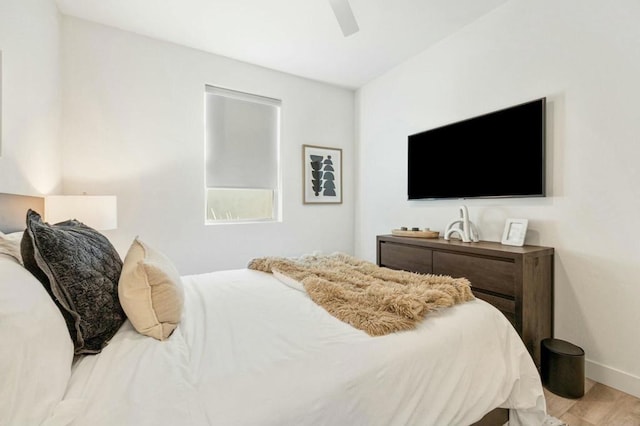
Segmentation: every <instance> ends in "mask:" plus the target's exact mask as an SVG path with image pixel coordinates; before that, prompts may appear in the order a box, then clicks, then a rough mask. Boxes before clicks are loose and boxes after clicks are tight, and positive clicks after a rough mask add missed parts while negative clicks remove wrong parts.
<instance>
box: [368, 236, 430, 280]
mask: <svg viewBox="0 0 640 426" xmlns="http://www.w3.org/2000/svg"><path fill="white" fill-rule="evenodd" d="M431 254H432V250H430V249H428V248H424V247H418V246H409V245H406V244H394V243H382V244H380V266H385V267H387V268H392V269H400V270H403V271H410V272H419V273H421V274H430V273H431V271H432V267H431Z"/></svg>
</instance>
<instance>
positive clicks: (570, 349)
mask: <svg viewBox="0 0 640 426" xmlns="http://www.w3.org/2000/svg"><path fill="white" fill-rule="evenodd" d="M540 346H541V348H540V358H541V368H540V369H541V375H542V384H543V385H544V386H545V387H546V388H547V389H549V390H550V391H551V392H553V393H555V394H556V395H560V396H562V397H565V398H581V397H582V396H583V395H584V350H582V348H581V347H579V346H576V345H574V344H573V343H569V342H566V341H564V340H560V339H552V338H548V339H544V340H542V342H540Z"/></svg>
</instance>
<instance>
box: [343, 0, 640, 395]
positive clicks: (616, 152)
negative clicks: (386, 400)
mask: <svg viewBox="0 0 640 426" xmlns="http://www.w3.org/2000/svg"><path fill="white" fill-rule="evenodd" d="M638 16H640V3H638V2H637V1H635V0H621V1H618V2H616V4H615V7H612V5H611V4H609V3H606V2H599V1H596V0H588V1H586V0H565V1H561V2H558V1H553V0H541V1H536V2H531V1H525V0H512V1H510V2H508V3H507V4H505V5H504V6H502V7H500V8H498V9H497V10H495V11H494V12H492V13H491V14H489V15H486V16H485V17H483V18H481V19H480V20H478V21H476V22H475V23H473V24H471V25H469V26H468V27H466V28H464V29H463V30H461V31H460V32H458V33H456V34H455V35H453V36H451V37H449V38H447V39H445V40H442V41H441V42H440V43H438V44H437V45H436V46H434V47H433V48H431V49H428V50H426V51H424V52H423V53H421V54H420V55H418V56H416V57H414V58H412V59H411V60H409V61H407V62H405V63H403V64H402V65H400V66H398V67H397V68H395V69H394V70H392V71H391V72H389V73H387V74H386V75H384V76H382V77H380V78H378V79H377V80H375V81H373V82H371V83H370V84H368V85H366V86H364V87H363V88H361V90H359V92H358V93H357V97H356V99H357V100H356V102H357V109H358V113H357V114H358V117H357V121H358V134H359V137H358V141H357V145H356V149H357V151H358V166H357V167H358V174H357V179H356V181H357V187H356V191H355V192H356V194H358V199H357V205H356V217H357V218H358V220H357V221H356V237H355V239H356V241H355V245H356V255H358V256H362V257H364V258H368V259H370V260H374V259H375V236H376V235H377V234H385V233H390V231H391V229H393V228H397V227H400V226H402V225H407V226H420V227H424V226H429V227H431V228H432V229H435V230H439V231H441V232H443V231H444V228H445V226H446V224H447V222H449V221H450V220H452V219H455V218H456V217H457V215H458V210H457V208H458V206H459V205H462V204H465V205H467V206H468V208H469V212H470V216H471V220H473V221H474V222H476V223H477V225H479V228H480V232H481V237H482V239H485V240H493V241H499V240H500V237H501V234H502V230H503V227H504V223H505V219H506V218H508V217H514V218H527V219H529V227H530V230H529V232H528V236H527V241H526V242H527V243H528V244H537V245H545V246H552V247H555V249H556V256H555V336H556V337H558V338H561V339H566V340H568V341H570V342H573V343H575V344H577V345H580V346H581V347H583V348H584V349H585V352H586V359H587V375H588V376H589V377H591V378H594V379H595V380H597V381H599V382H603V383H605V384H609V385H612V386H614V387H617V388H619V389H622V390H624V391H627V392H629V393H632V394H634V395H636V396H640V363H639V362H638V360H639V359H640V332H639V331H638V324H640V309H638V303H639V301H640V242H639V241H640V240H639V237H640V220H638V212H639V211H640V166H639V161H640V136H639V135H640V108H639V107H638V100H639V99H640V78H639V76H640V25H638V21H637V18H638ZM542 96H546V97H547V98H548V99H547V100H548V130H547V137H548V182H549V184H548V190H549V196H548V197H546V198H544V199H534V198H532V199H511V200H465V201H422V202H408V201H407V200H406V177H405V176H406V155H407V152H406V144H407V142H406V139H407V135H409V134H411V133H415V132H418V131H421V130H426V129H429V128H432V127H436V126H439V125H442V124H446V123H450V122H454V121H457V120H460V119H464V118H468V117H472V116H474V115H478V114H482V113H485V112H490V111H492V110H496V109H499V108H503V107H506V106H510V105H514V104H518V103H521V102H524V101H528V100H532V99H535V98H538V97H542ZM452 150H454V151H455V147H452ZM429 161H446V160H445V159H442V158H433V159H429ZM456 167H464V164H455V163H453V162H452V163H451V170H452V173H454V172H455V169H456ZM443 178H450V176H447V177H443Z"/></svg>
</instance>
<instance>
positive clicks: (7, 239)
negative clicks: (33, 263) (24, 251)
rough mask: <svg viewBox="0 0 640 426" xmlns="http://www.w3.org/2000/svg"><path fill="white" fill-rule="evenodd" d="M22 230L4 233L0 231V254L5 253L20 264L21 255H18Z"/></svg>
mask: <svg viewBox="0 0 640 426" xmlns="http://www.w3.org/2000/svg"><path fill="white" fill-rule="evenodd" d="M23 235H24V232H12V233H10V234H5V233H4V232H2V231H0V254H7V255H9V256H11V257H13V258H15V259H16V260H17V261H18V262H20V263H21V264H22V256H21V255H20V243H21V242H22V236H23Z"/></svg>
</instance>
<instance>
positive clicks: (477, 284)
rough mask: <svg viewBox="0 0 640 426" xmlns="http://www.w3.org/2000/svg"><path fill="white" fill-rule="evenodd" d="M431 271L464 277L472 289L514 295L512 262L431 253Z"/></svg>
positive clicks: (511, 296) (514, 271) (445, 253)
mask: <svg viewBox="0 0 640 426" xmlns="http://www.w3.org/2000/svg"><path fill="white" fill-rule="evenodd" d="M433 273H434V274H443V275H451V276H452V277H455V278H457V277H465V278H467V279H468V280H469V281H470V282H471V288H472V289H479V290H485V291H489V292H493V293H498V294H501V295H505V296H507V297H509V298H512V299H513V298H514V297H515V282H516V278H515V274H516V267H515V265H514V264H513V262H509V261H506V260H499V259H492V258H486V257H475V256H467V255H461V254H456V253H448V252H440V251H436V252H434V253H433Z"/></svg>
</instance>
